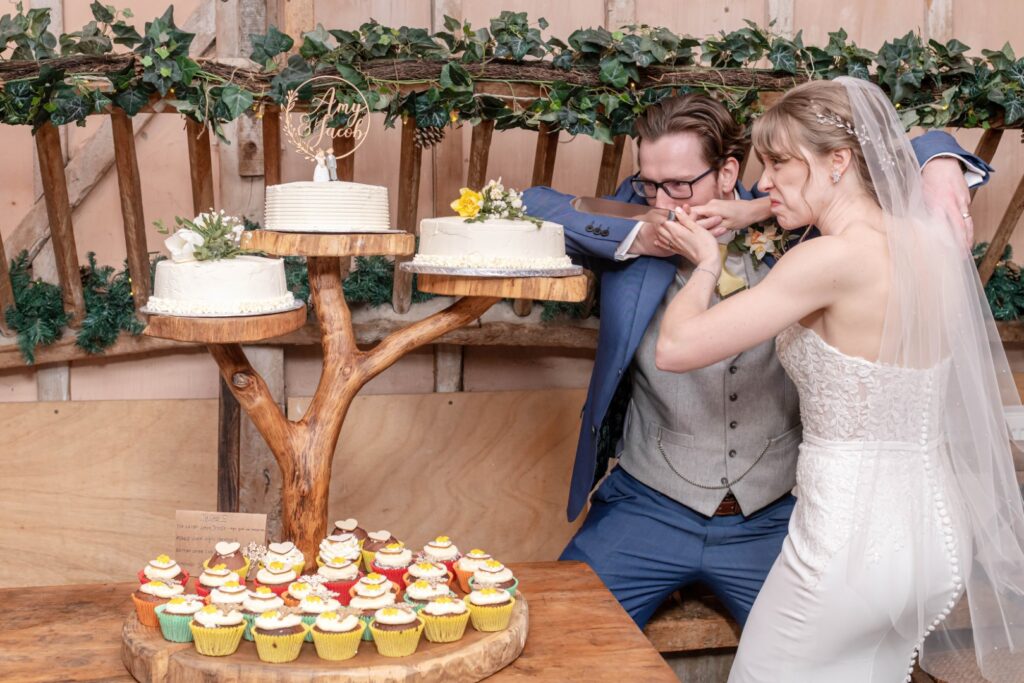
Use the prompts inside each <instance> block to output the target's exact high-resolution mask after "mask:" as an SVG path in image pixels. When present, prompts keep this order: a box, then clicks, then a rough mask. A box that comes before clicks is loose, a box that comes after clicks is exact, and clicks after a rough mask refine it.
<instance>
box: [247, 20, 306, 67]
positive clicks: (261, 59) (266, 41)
mask: <svg viewBox="0 0 1024 683" xmlns="http://www.w3.org/2000/svg"><path fill="white" fill-rule="evenodd" d="M249 41H250V42H251V43H252V54H250V55H249V58H250V59H251V60H252V61H254V62H258V63H260V64H268V63H270V62H272V61H273V59H274V57H276V56H277V55H279V54H281V53H283V52H288V50H291V49H292V46H293V45H294V44H295V41H294V40H292V37H291V36H289V35H287V34H285V33H281V31H279V30H278V28H277V27H276V26H271V27H270V28H269V29H268V30H267V32H266V34H264V35H259V34H255V33H254V34H251V35H250V36H249Z"/></svg>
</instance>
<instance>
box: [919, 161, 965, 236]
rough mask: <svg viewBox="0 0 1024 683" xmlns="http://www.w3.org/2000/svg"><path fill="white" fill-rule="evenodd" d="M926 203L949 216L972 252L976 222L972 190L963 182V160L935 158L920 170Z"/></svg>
mask: <svg viewBox="0 0 1024 683" xmlns="http://www.w3.org/2000/svg"><path fill="white" fill-rule="evenodd" d="M921 182H922V184H923V190H924V197H925V201H926V202H928V205H929V206H930V207H932V209H933V210H935V211H937V212H939V213H940V214H943V215H945V216H947V217H948V219H949V222H950V223H951V224H952V225H953V226H954V227H955V228H957V229H958V231H959V232H960V236H961V241H962V242H963V244H964V246H965V247H966V248H967V250H968V251H970V249H971V247H972V246H973V244H974V219H973V218H971V191H970V189H969V188H968V187H967V181H966V180H965V179H964V172H963V169H962V168H961V167H960V161H959V160H958V159H954V158H952V157H939V158H938V159H932V160H931V161H929V162H928V163H926V164H925V165H924V168H923V169H921Z"/></svg>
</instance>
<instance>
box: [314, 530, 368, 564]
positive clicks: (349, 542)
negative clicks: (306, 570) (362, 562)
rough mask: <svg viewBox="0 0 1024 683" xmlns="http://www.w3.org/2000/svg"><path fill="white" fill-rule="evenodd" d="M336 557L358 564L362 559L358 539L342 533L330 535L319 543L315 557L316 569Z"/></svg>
mask: <svg viewBox="0 0 1024 683" xmlns="http://www.w3.org/2000/svg"><path fill="white" fill-rule="evenodd" d="M336 557H345V558H348V559H350V560H355V561H356V562H358V561H359V559H360V558H361V557H362V554H361V550H360V543H359V539H357V538H356V537H355V535H353V534H350V533H347V532H344V533H340V534H332V535H330V536H328V537H327V538H325V539H324V540H322V541H320V548H319V549H318V552H317V556H316V565H317V567H322V566H324V565H325V564H327V561H328V560H332V559H334V558H336Z"/></svg>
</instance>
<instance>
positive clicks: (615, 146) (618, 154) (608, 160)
mask: <svg viewBox="0 0 1024 683" xmlns="http://www.w3.org/2000/svg"><path fill="white" fill-rule="evenodd" d="M625 146H626V136H625V135H619V136H618V137H616V138H615V141H614V142H612V144H610V145H605V146H604V150H602V152H601V170H600V171H598V174H597V189H596V190H595V191H594V194H595V195H597V196H598V197H604V196H605V195H609V194H612V193H614V192H615V188H616V187H617V186H618V180H619V166H621V165H622V150H623V148H625Z"/></svg>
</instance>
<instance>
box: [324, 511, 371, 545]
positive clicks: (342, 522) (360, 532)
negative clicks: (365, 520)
mask: <svg viewBox="0 0 1024 683" xmlns="http://www.w3.org/2000/svg"><path fill="white" fill-rule="evenodd" d="M339 534H352V535H353V536H355V537H356V541H358V542H359V544H360V545H362V543H363V541H365V540H366V529H364V528H363V527H361V526H359V521H358V520H357V519H355V518H352V517H350V518H348V519H339V520H337V521H335V522H334V530H333V531H331V536H337V535H339Z"/></svg>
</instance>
